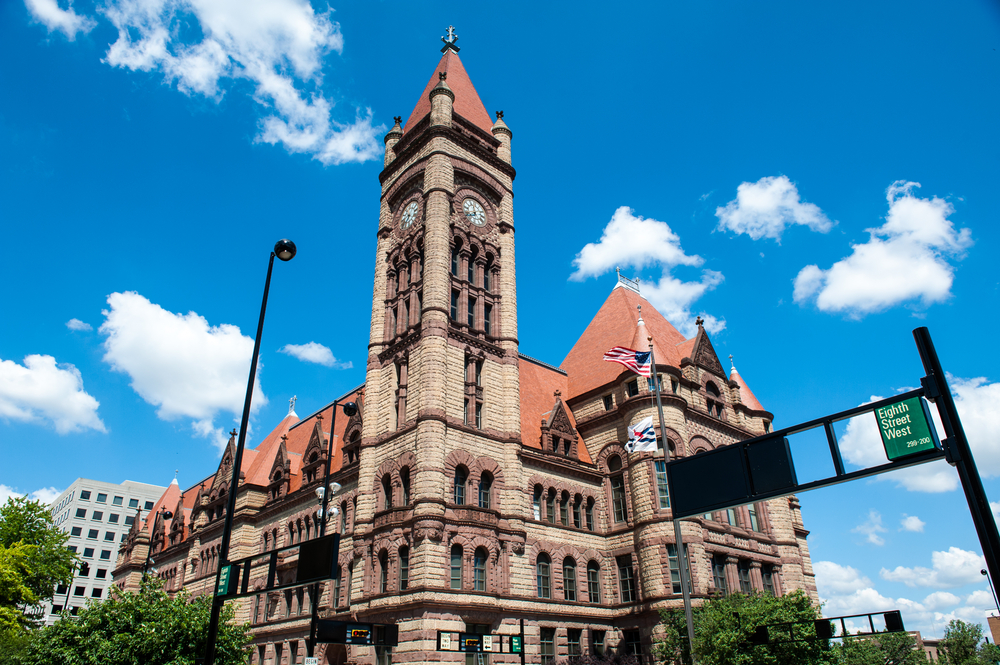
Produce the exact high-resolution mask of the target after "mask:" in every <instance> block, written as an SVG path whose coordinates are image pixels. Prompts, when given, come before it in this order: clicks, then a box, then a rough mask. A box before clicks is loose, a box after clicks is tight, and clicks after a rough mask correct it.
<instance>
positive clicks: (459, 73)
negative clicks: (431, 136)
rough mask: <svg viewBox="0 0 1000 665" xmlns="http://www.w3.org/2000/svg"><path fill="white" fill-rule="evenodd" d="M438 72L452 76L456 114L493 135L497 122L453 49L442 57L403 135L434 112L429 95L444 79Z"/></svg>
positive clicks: (451, 86) (446, 81)
mask: <svg viewBox="0 0 1000 665" xmlns="http://www.w3.org/2000/svg"><path fill="white" fill-rule="evenodd" d="M438 72H447V73H448V78H447V79H446V80H445V83H447V84H448V87H449V88H451V91H452V92H453V93H455V104H454V106H453V107H452V108H453V110H454V112H455V113H457V114H458V115H460V116H462V117H463V118H465V119H466V120H468V121H469V122H471V123H473V124H475V125H476V126H477V127H479V128H480V129H482V130H483V131H485V132H486V133H487V134H489V133H490V130H491V129H492V128H493V121H492V120H491V119H490V114H489V113H487V112H486V107H485V106H483V102H482V100H480V99H479V93H477V92H476V88H475V86H473V85H472V80H471V79H469V75H468V74H467V73H466V72H465V67H464V66H463V65H462V61H461V60H460V59H459V58H458V54H457V53H455V52H454V51H452V50H451V49H448V50H447V51H445V54H444V55H443V56H441V62H439V63H438V66H437V68H436V69H435V70H434V73H433V74H431V80H430V81H428V82H427V87H425V88H424V92H423V94H422V95H420V99H418V100H417V105H416V107H415V108H414V109H413V113H411V114H410V118H409V120H407V121H406V126H405V127H404V128H403V133H404V134H405V133H406V132H408V131H409V130H410V129H412V128H413V127H414V126H416V124H417V123H418V122H420V121H421V120H423V119H424V116H426V115H428V114H429V113H430V112H431V100H430V97H429V96H428V95H430V93H431V90H432V89H433V88H434V86H436V85H437V84H438V81H439V80H440V78H439V77H438Z"/></svg>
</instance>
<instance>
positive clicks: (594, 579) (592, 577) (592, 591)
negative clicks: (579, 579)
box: [587, 561, 601, 603]
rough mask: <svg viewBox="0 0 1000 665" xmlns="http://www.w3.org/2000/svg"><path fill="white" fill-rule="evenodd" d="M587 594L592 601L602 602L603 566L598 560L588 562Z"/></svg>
mask: <svg viewBox="0 0 1000 665" xmlns="http://www.w3.org/2000/svg"><path fill="white" fill-rule="evenodd" d="M587 596H588V599H589V600H590V602H592V603H600V602H601V567H600V566H599V565H597V562H596V561H591V562H590V563H588V564H587Z"/></svg>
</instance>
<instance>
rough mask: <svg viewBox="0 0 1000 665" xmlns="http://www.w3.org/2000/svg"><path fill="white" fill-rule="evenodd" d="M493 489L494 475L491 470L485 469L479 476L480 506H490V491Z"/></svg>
mask: <svg viewBox="0 0 1000 665" xmlns="http://www.w3.org/2000/svg"><path fill="white" fill-rule="evenodd" d="M492 489H493V475H492V474H491V473H490V472H489V471H483V475H482V476H480V477H479V507H480V508H489V507H490V491H491V490H492Z"/></svg>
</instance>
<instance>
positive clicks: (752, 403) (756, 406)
mask: <svg viewBox="0 0 1000 665" xmlns="http://www.w3.org/2000/svg"><path fill="white" fill-rule="evenodd" d="M729 380H730V381H735V382H736V383H738V384H739V385H740V401H741V402H743V404H744V405H745V406H746V407H747V408H748V409H753V410H754V411H765V410H766V409H765V408H764V407H763V406H761V404H760V402H759V401H757V397H756V396H755V395H754V394H753V391H751V390H750V386H748V385H747V384H746V382H745V381H744V380H743V377H742V376H740V373H739V372H737V371H736V368H735V367H734V368H733V371H732V372H730V373H729Z"/></svg>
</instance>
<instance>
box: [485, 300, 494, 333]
mask: <svg viewBox="0 0 1000 665" xmlns="http://www.w3.org/2000/svg"><path fill="white" fill-rule="evenodd" d="M492 319H493V305H485V306H484V307H483V332H484V333H486V334H487V335H492V334H493V322H492Z"/></svg>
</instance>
